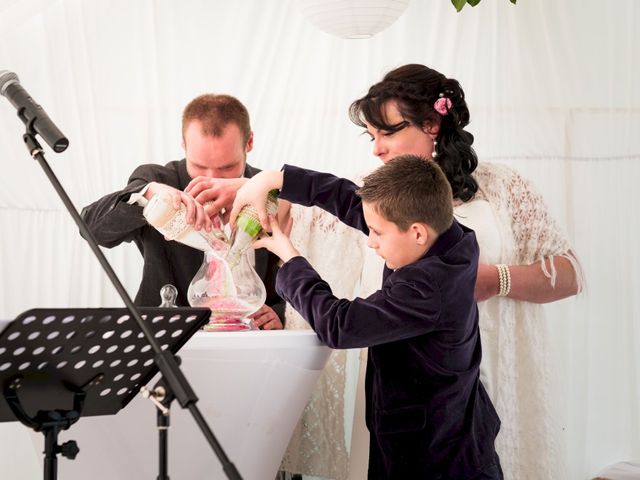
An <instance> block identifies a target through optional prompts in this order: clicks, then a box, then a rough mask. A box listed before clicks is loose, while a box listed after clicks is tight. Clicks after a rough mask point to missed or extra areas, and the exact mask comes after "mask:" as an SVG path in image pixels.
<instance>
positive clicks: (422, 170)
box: [357, 155, 453, 235]
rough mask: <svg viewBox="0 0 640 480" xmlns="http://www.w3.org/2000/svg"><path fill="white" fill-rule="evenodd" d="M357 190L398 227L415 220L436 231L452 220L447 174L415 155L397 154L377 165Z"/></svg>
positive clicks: (445, 226) (449, 224)
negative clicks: (381, 164) (384, 162)
mask: <svg viewBox="0 0 640 480" xmlns="http://www.w3.org/2000/svg"><path fill="white" fill-rule="evenodd" d="M357 194H358V195H359V196H360V198H362V201H363V202H366V203H369V204H371V205H372V206H373V208H374V209H375V210H376V211H377V212H378V213H379V214H380V215H382V216H383V217H384V218H385V219H386V220H388V221H390V222H393V223H395V224H396V225H397V226H398V228H399V229H400V230H401V231H406V230H407V229H408V228H409V227H410V226H411V225H412V224H413V223H415V222H419V223H426V224H427V225H429V226H430V227H431V228H433V229H434V230H435V231H436V233H437V234H438V235H439V234H441V233H442V232H444V231H446V230H447V229H448V228H449V227H450V226H451V224H452V223H453V196H452V193H451V186H450V185H449V182H448V181H447V177H446V176H445V174H444V173H443V172H442V170H441V169H440V167H439V166H438V165H437V164H436V163H435V162H433V161H431V160H428V159H426V158H424V157H420V156H418V155H400V156H398V157H395V158H394V159H392V160H390V161H389V162H387V163H386V164H385V165H383V166H381V167H379V168H377V169H376V170H375V171H373V172H372V173H371V174H369V175H367V176H366V177H365V178H364V184H363V186H362V187H361V188H360V189H358V191H357Z"/></svg>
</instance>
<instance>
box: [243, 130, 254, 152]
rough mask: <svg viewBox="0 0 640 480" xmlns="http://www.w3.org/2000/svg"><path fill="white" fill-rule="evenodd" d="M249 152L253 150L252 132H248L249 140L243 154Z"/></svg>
mask: <svg viewBox="0 0 640 480" xmlns="http://www.w3.org/2000/svg"><path fill="white" fill-rule="evenodd" d="M251 150H253V132H249V140H247V144H246V145H245V147H244V151H245V153H249V152H250V151H251Z"/></svg>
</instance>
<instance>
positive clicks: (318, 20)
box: [298, 0, 409, 38]
mask: <svg viewBox="0 0 640 480" xmlns="http://www.w3.org/2000/svg"><path fill="white" fill-rule="evenodd" d="M298 2H299V4H300V8H301V10H302V13H303V14H304V16H305V17H306V18H307V19H308V20H309V21H310V22H311V23H313V24H314V25H315V26H316V27H318V28H319V29H320V30H323V31H325V32H327V33H330V34H332V35H337V36H338V37H342V38H369V37H371V36H373V35H375V34H376V33H378V32H381V31H382V30H384V29H385V28H387V27H388V26H389V25H391V24H392V23H393V22H395V21H396V20H397V19H398V18H399V17H400V15H402V13H403V12H404V11H405V10H406V8H407V6H408V5H409V0H298Z"/></svg>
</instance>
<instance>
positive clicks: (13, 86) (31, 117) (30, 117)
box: [0, 70, 69, 153]
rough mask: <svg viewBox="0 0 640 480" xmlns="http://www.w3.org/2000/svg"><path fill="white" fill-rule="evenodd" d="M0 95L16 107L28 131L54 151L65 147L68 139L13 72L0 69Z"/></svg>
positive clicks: (61, 150) (57, 151) (59, 150)
mask: <svg viewBox="0 0 640 480" xmlns="http://www.w3.org/2000/svg"><path fill="white" fill-rule="evenodd" d="M0 95H4V96H5V97H7V98H8V99H9V101H10V102H11V104H12V105H13V106H14V107H16V109H17V110H18V117H19V118H20V120H22V122H23V123H24V124H25V125H26V126H27V129H28V131H29V133H32V132H34V131H35V133H37V134H38V135H40V136H41V137H42V139H43V140H44V141H45V142H47V144H48V145H49V146H50V147H51V148H52V149H53V151H54V152H56V153H60V152H64V151H65V150H66V149H67V147H68V146H69V140H67V138H66V137H65V136H64V135H63V134H62V132H61V131H60V130H59V129H58V127H56V125H55V123H53V122H52V121H51V119H50V118H49V116H48V115H47V114H46V112H45V111H44V110H43V108H42V107H41V106H40V105H38V104H37V103H36V102H35V100H34V99H33V98H31V95H29V94H28V93H27V91H26V90H25V89H24V88H22V86H21V85H20V80H19V79H18V76H17V75H16V74H15V73H13V72H10V71H8V70H0Z"/></svg>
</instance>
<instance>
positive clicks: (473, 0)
mask: <svg viewBox="0 0 640 480" xmlns="http://www.w3.org/2000/svg"><path fill="white" fill-rule="evenodd" d="M509 1H510V2H511V3H513V4H514V5H515V4H516V2H517V0H509ZM451 3H452V4H453V6H454V7H456V10H457V11H458V12H459V11H460V10H462V7H464V6H465V5H466V4H467V3H468V4H469V5H471V6H472V7H475V6H476V5H478V4H479V3H480V0H451Z"/></svg>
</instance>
